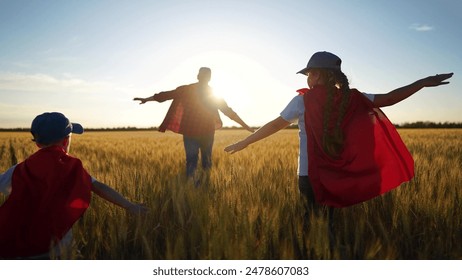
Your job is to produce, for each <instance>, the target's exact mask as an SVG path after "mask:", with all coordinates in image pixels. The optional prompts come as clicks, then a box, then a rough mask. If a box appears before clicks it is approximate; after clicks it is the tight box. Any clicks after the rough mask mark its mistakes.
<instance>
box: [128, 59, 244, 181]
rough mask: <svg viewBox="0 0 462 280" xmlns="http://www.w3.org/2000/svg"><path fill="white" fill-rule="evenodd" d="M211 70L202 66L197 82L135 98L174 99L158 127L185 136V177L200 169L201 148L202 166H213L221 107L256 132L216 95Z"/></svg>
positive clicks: (205, 167) (223, 111)
mask: <svg viewBox="0 0 462 280" xmlns="http://www.w3.org/2000/svg"><path fill="white" fill-rule="evenodd" d="M211 75H212V71H211V70H210V68H207V67H202V68H200V69H199V73H198V74H197V80H198V82H197V83H193V84H189V85H183V86H180V87H178V88H176V89H174V90H171V91H164V92H159V93H157V94H154V95H153V96H151V97H147V98H139V97H136V98H134V99H133V100H135V101H141V102H140V104H144V103H146V102H148V101H157V102H164V101H166V100H173V102H172V104H171V105H170V108H169V110H168V112H167V115H166V116H165V119H164V121H163V122H162V124H161V125H160V127H159V131H160V132H165V130H167V129H168V130H171V131H173V132H176V133H179V134H182V135H183V142H184V148H185V152H186V176H187V177H188V178H191V177H193V176H194V173H195V171H196V169H197V162H198V160H199V151H200V152H201V163H202V168H203V169H204V170H205V171H207V170H209V169H210V168H211V166H212V147H213V141H214V135H215V130H216V129H219V128H221V127H222V122H221V119H220V115H219V113H218V110H220V111H221V112H222V113H223V114H225V115H226V116H227V117H229V118H230V119H231V120H233V121H235V122H237V123H238V124H240V125H241V126H242V127H243V128H245V129H246V130H248V131H250V132H253V129H252V128H250V127H249V126H248V125H247V124H246V123H245V122H244V121H243V120H242V119H241V118H240V117H239V116H238V115H237V114H236V112H234V111H233V110H232V109H231V108H230V107H229V106H228V105H227V104H226V102H225V100H224V99H223V98H219V97H216V96H214V95H213V93H212V88H211V87H210V86H209V84H208V83H209V81H210V79H211Z"/></svg>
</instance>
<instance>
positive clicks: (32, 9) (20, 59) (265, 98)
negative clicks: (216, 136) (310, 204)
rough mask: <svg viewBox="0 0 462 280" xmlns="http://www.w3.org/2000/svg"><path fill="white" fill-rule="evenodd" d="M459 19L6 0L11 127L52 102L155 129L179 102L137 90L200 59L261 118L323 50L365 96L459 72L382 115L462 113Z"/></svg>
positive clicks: (215, 3)
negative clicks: (336, 58) (339, 63)
mask: <svg viewBox="0 0 462 280" xmlns="http://www.w3.org/2000/svg"><path fill="white" fill-rule="evenodd" d="M461 26H462V1H459V0H408V1H401V0H376V1H369V0H349V1H347V0H344V1H343V0H336V1H334V0H331V1H330V0H324V1H319V0H317V1H311V0H299V1H296V0H284V1H271V0H262V1H260V0H252V1H248V0H229V1H227V0H209V1H202V0H196V1H192V0H190V1H186V0H183V1H179V0H152V1H147V0H145V1H140V0H131V1H117V0H111V1H104V0H99V1H90V0H88V1H87V0H80V1H70V0H62V1H51V0H35V1H33V0H29V1H24V0H0V127H1V128H15V127H25V128H27V127H30V123H31V122H32V119H33V118H34V117H35V116H36V115H38V114H41V113H43V112H52V111H59V112H62V113H64V114H65V115H66V116H68V117H69V119H70V120H71V121H72V122H79V123H81V124H82V125H83V126H84V127H87V128H109V127H126V126H134V127H140V128H144V127H153V126H158V125H160V123H161V122H162V120H163V118H164V116H165V114H166V112H167V110H168V107H169V105H170V103H171V102H170V101H166V102H163V103H157V102H149V103H146V104H144V105H139V104H138V103H137V102H135V101H133V98H134V97H148V96H152V95H153V94H154V93H157V92H160V91H166V90H172V89H175V88H176V87H178V86H180V85H184V84H190V83H194V82H196V81H197V80H196V76H197V71H198V69H199V68H200V67H202V66H207V67H210V68H211V69H212V80H211V86H212V87H213V89H214V92H215V94H217V95H220V96H222V97H224V98H225V100H226V101H227V103H228V105H229V106H230V107H231V108H233V110H234V111H235V112H236V113H238V115H239V116H240V117H241V118H242V119H243V120H244V121H245V122H246V123H248V124H249V125H251V126H261V125H263V124H265V123H266V122H268V121H271V120H273V119H274V118H276V117H278V116H279V113H280V112H281V111H282V110H283V109H284V107H285V106H286V105H287V103H288V102H289V101H290V100H291V99H292V98H293V97H294V96H295V95H296V92H295V91H296V90H297V89H299V88H303V87H307V85H306V77H305V76H303V75H300V74H298V75H297V74H296V72H297V71H298V70H300V69H302V68H304V67H305V66H306V63H307V62H308V59H309V58H310V57H311V55H312V54H313V53H315V52H317V51H330V52H333V53H335V54H337V55H338V56H339V57H341V58H342V70H343V72H344V73H345V74H346V75H347V76H348V78H349V81H350V87H352V88H357V89H359V90H360V91H362V92H368V93H377V94H380V93H387V92H389V91H391V90H393V89H395V88H399V87H401V86H404V85H407V84H410V83H412V82H414V81H416V80H418V79H420V78H423V77H426V76H430V75H434V74H437V73H448V72H454V73H455V74H454V76H453V77H452V78H451V79H450V84H449V85H445V86H440V87H435V88H425V89H423V90H421V91H419V92H418V93H416V94H415V95H413V96H411V97H410V98H408V99H406V100H404V101H402V102H400V103H398V104H395V105H393V106H391V107H387V108H384V112H385V113H386V114H387V116H388V117H389V118H390V120H391V121H392V122H393V123H395V124H402V123H405V122H414V121H432V122H446V121H448V122H462V113H461V107H462V93H461V92H460V90H459V89H460V88H461V87H462V57H461V55H462V28H461ZM222 120H223V122H224V125H225V126H238V124H236V123H234V122H233V121H231V120H230V119H228V118H227V117H226V116H223V117H222Z"/></svg>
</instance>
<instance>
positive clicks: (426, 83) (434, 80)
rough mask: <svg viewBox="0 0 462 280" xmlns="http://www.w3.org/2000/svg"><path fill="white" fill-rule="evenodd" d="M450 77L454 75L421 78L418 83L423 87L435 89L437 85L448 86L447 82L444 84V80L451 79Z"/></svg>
mask: <svg viewBox="0 0 462 280" xmlns="http://www.w3.org/2000/svg"><path fill="white" fill-rule="evenodd" d="M452 75H454V73H447V74H437V75H435V76H429V77H426V78H423V79H422V80H420V82H421V83H422V86H423V87H436V86H439V85H446V84H449V82H447V81H446V82H444V80H447V79H449V78H451V77H452Z"/></svg>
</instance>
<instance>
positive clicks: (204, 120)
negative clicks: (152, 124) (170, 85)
mask: <svg viewBox="0 0 462 280" xmlns="http://www.w3.org/2000/svg"><path fill="white" fill-rule="evenodd" d="M171 99H173V102H172V104H171V105H170V108H169V109H168V112H167V115H166V116H165V119H164V121H163V122H162V124H161V125H160V127H159V131H160V132H165V130H167V129H168V130H171V131H173V132H176V133H179V134H183V135H186V136H201V135H207V134H212V133H214V131H215V129H219V128H221V127H222V125H223V124H222V122H221V119H220V115H219V114H218V109H219V110H221V111H224V112H225V113H227V112H229V111H230V110H231V108H229V107H228V105H227V104H226V102H225V101H224V100H223V99H222V98H217V97H216V96H214V95H213V93H212V89H211V88H210V87H209V86H208V85H205V86H204V87H201V86H200V85H199V84H198V83H194V84H190V85H185V86H180V87H178V88H176V89H175V90H172V91H165V92H161V93H158V94H155V95H154V100H155V101H158V102H164V101H166V100H171ZM231 111H232V110H231Z"/></svg>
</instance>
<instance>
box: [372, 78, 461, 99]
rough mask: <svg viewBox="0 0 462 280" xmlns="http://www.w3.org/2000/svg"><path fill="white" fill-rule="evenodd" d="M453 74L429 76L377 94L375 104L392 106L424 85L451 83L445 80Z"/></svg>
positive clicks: (433, 85)
mask: <svg viewBox="0 0 462 280" xmlns="http://www.w3.org/2000/svg"><path fill="white" fill-rule="evenodd" d="M453 74H454V73H447V74H438V75H435V76H429V77H426V78H423V79H420V80H417V81H415V82H413V83H412V84H409V85H407V86H404V87H401V88H397V89H395V90H392V91H390V92H389V93H387V94H377V95H376V96H375V97H374V105H375V106H376V107H385V106H391V105H393V104H396V103H398V102H400V101H402V100H404V99H406V98H408V97H409V96H411V95H413V94H414V93H416V92H418V91H419V90H421V89H422V88H424V87H436V86H439V85H445V84H449V82H447V81H446V82H445V80H447V79H449V78H451V77H452V75H453Z"/></svg>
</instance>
